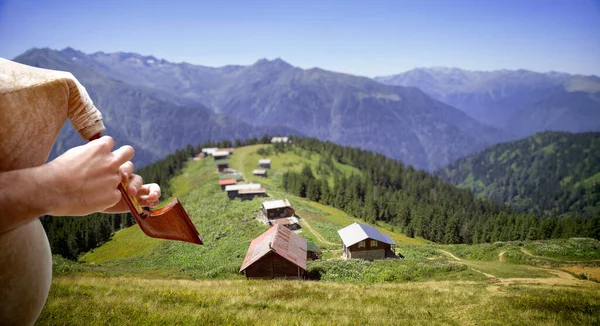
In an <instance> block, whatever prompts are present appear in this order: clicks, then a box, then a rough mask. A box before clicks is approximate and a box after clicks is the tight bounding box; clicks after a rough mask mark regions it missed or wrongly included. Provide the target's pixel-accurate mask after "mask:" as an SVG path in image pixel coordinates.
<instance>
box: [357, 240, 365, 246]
mask: <svg viewBox="0 0 600 326" xmlns="http://www.w3.org/2000/svg"><path fill="white" fill-rule="evenodd" d="M358 247H359V248H364V247H366V244H365V242H364V241H361V242H359V243H358Z"/></svg>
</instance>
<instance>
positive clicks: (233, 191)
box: [225, 183, 262, 199]
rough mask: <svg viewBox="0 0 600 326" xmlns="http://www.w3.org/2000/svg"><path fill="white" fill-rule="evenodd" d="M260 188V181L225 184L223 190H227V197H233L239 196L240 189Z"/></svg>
mask: <svg viewBox="0 0 600 326" xmlns="http://www.w3.org/2000/svg"><path fill="white" fill-rule="evenodd" d="M261 188H262V187H261V186H260V183H242V184H235V185H231V186H225V191H227V197H229V199H235V198H238V197H239V195H240V194H239V191H240V190H258V189H261Z"/></svg>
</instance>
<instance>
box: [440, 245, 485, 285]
mask: <svg viewBox="0 0 600 326" xmlns="http://www.w3.org/2000/svg"><path fill="white" fill-rule="evenodd" d="M438 251H439V252H441V253H443V254H444V255H446V256H448V257H450V258H452V259H454V260H456V261H463V260H462V259H460V258H458V257H456V256H454V254H452V253H451V252H449V251H446V250H442V249H438ZM467 265H468V263H467ZM469 268H471V269H472V270H473V271H475V272H477V273H479V274H482V275H484V276H485V277H487V278H489V279H497V277H496V276H494V275H492V274H488V273H484V272H482V271H480V270H477V269H475V268H473V267H472V266H469Z"/></svg>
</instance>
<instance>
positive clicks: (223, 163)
mask: <svg viewBox="0 0 600 326" xmlns="http://www.w3.org/2000/svg"><path fill="white" fill-rule="evenodd" d="M215 165H216V166H217V172H221V171H223V170H224V169H227V168H228V167H229V160H217V161H215Z"/></svg>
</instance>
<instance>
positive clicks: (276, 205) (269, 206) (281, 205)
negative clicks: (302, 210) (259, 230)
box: [258, 199, 296, 224]
mask: <svg viewBox="0 0 600 326" xmlns="http://www.w3.org/2000/svg"><path fill="white" fill-rule="evenodd" d="M295 214H296V210H295V209H294V207H292V205H291V204H290V202H289V201H288V200H287V199H276V200H267V201H264V202H263V203H262V204H261V205H260V214H259V216H258V219H259V220H260V221H261V222H263V223H264V224H269V221H271V220H275V219H280V218H288V217H292V216H294V215H295Z"/></svg>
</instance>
